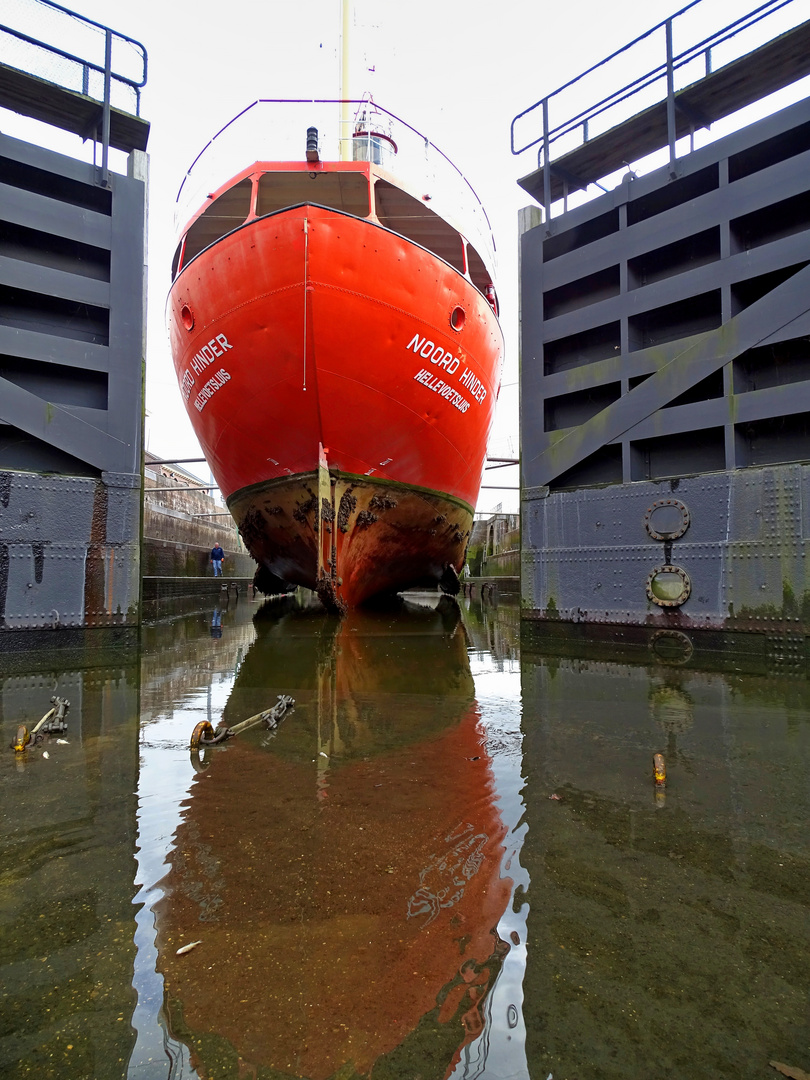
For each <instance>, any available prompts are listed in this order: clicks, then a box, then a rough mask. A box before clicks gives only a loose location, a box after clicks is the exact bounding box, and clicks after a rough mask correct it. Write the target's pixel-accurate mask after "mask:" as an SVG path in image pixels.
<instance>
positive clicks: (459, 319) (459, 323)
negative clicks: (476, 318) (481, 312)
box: [450, 305, 467, 330]
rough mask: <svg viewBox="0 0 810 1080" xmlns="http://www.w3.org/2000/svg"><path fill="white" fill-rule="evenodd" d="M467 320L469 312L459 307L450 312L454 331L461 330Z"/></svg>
mask: <svg viewBox="0 0 810 1080" xmlns="http://www.w3.org/2000/svg"><path fill="white" fill-rule="evenodd" d="M466 320H467V312H466V311H465V310H464V308H463V307H459V306H458V305H457V306H456V307H454V308H453V310H452V311H451V312H450V325H451V326H452V327H453V329H454V330H461V328H462V327H463V326H464V323H465V322H466Z"/></svg>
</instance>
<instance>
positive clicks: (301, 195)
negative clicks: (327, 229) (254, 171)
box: [256, 172, 370, 218]
mask: <svg viewBox="0 0 810 1080" xmlns="http://www.w3.org/2000/svg"><path fill="white" fill-rule="evenodd" d="M300 203H308V204H312V203H315V204H317V205H318V206H327V207H329V209H330V210H340V211H342V212H343V213H344V214H352V215H353V216H354V217H362V218H364V217H368V215H369V209H370V208H369V195H368V178H367V177H366V175H365V173H362V172H275V173H264V175H263V176H261V177H260V178H259V196H258V199H257V201H256V213H257V214H258V215H259V217H262V216H263V215H264V214H273V213H275V212H276V211H277V210H284V209H285V208H286V207H288V206H298V205H299V204H300Z"/></svg>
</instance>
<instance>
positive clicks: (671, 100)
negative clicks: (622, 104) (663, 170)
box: [665, 19, 675, 177]
mask: <svg viewBox="0 0 810 1080" xmlns="http://www.w3.org/2000/svg"><path fill="white" fill-rule="evenodd" d="M665 26H666V37H667V140H668V142H669V175H670V176H673V177H674V175H675V69H674V66H673V63H672V19H667V21H666V24H665Z"/></svg>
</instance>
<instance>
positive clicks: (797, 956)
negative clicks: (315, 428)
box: [0, 595, 810, 1080]
mask: <svg viewBox="0 0 810 1080" xmlns="http://www.w3.org/2000/svg"><path fill="white" fill-rule="evenodd" d="M524 629H525V628H524ZM571 652H572V649H571V646H570V643H568V644H566V646H565V648H564V649H561V648H557V647H556V646H555V644H554V643H553V642H551V641H548V640H544V638H543V636H542V635H539V636H538V634H537V633H536V629H535V630H533V631H532V633H531V635H528V634H526V633H524V641H523V650H522V655H521V629H520V618H519V610H518V608H517V607H516V606H515V604H513V603H511V602H510V601H509V600H508V598H504V597H500V598H495V599H494V600H492V601H486V600H485V601H484V602H483V603H482V602H481V601H480V600H476V599H469V598H462V601H461V603H460V605H457V604H456V603H455V601H451V600H449V599H444V600H441V601H440V600H439V599H438V598H437V597H436V596H412V597H410V598H409V599H408V600H407V601H405V602H402V603H400V604H397V605H394V606H392V607H388V608H379V609H375V610H373V611H366V612H357V613H352V614H350V615H349V616H348V617H347V618H346V619H345V620H342V621H340V620H338V619H335V618H332V617H329V616H327V615H324V614H323V613H322V612H321V611H320V610H318V609H313V608H311V607H308V606H306V605H305V604H303V603H302V602H300V601H296V600H292V599H288V600H274V601H266V602H263V603H251V601H250V598H249V597H245V596H241V595H240V596H238V597H237V596H235V595H231V596H229V597H228V598H225V597H221V598H219V599H215V598H214V599H211V600H206V599H204V598H203V599H202V600H200V601H197V602H195V601H185V602H180V601H174V602H166V603H163V604H161V605H159V606H156V607H155V609H154V610H153V614H152V618H151V621H150V623H149V624H148V625H147V626H145V627H144V630H143V635H142V647H141V649H140V651H139V652H135V651H132V652H127V651H122V652H120V653H119V654H118V657H117V660H118V662H117V664H113V665H110V664H109V663H107V660H108V657H107V656H105V657H104V660H105V666H91V665H88V662H87V660H86V659H85V660H84V661H82V662H81V663H79V662H78V661H74V662H73V666H68V667H65V666H64V665H62V666H60V661H59V659H58V657H56V656H51V657H50V659H49V660H47V659H43V658H42V657H41V656H40V657H36V658H35V657H33V656H32V661H31V670H30V671H24V670H20V668H19V664H18V665H17V667H16V668H15V670H14V672H13V673H10V674H8V675H5V676H2V675H0V722H2V744H3V746H4V747H5V749H4V750H3V751H2V755H1V756H0V815H1V816H2V831H0V880H1V881H2V889H1V890H0V965H2V967H1V970H0V1075H2V1076H3V1077H4V1078H6V1077H8V1078H10V1080H11V1078H13V1080H16V1078H21V1077H37V1078H40V1077H42V1078H47V1080H77V1078H84V1077H87V1078H88V1080H90V1078H92V1080H105V1078H108V1077H109V1078H119V1077H121V1078H122V1077H131V1078H144V1080H152V1078H155V1080H157V1078H172V1080H180V1078H190V1077H200V1078H211V1080H214V1078H231V1077H233V1078H234V1080H236V1078H239V1080H241V1078H243V1077H251V1078H252V1077H255V1078H257V1080H259V1078H261V1080H276V1078H280V1077H291V1078H297V1077H307V1078H311V1080H327V1078H340V1080H351V1078H354V1077H374V1078H378V1080H379V1078H386V1080H387V1078H391V1080H394V1078H396V1080H399V1078H402V1080H405V1078H408V1080H416V1078H421V1080H428V1078H434V1077H435V1078H437V1080H442V1078H445V1077H450V1076H453V1077H457V1078H461V1077H490V1078H493V1080H495V1078H498V1080H500V1078H506V1077H531V1078H535V1077H540V1078H541V1080H545V1078H546V1077H548V1076H549V1075H551V1076H552V1077H553V1078H554V1080H566V1078H567V1080H586V1078H603V1077H604V1078H613V1077H616V1078H617V1080H618V1078H620V1077H621V1078H628V1077H629V1078H638V1080H649V1078H651V1077H673V1078H684V1080H686V1078H689V1080H692V1078H697V1077H700V1078H703V1077H706V1078H715V1077H717V1078H721V1077H722V1078H725V1077H729V1078H731V1077H735V1078H736V1077H744V1078H748V1077H750V1078H756V1077H762V1078H763V1080H765V1078H767V1077H768V1076H775V1075H778V1074H777V1073H776V1072H775V1071H774V1070H773V1069H772V1068H771V1067H770V1066H769V1061H772V1060H776V1061H779V1062H784V1063H787V1064H789V1065H792V1066H795V1067H799V1068H803V1069H805V1070H806V1071H808V1070H810V1009H809V1008H808V1006H809V1005H810V1002H809V1001H808V989H807V988H808V978H807V972H808V970H810V964H809V963H808V961H810V929H808V928H809V927H810V918H808V915H809V914H810V913H809V912H808V902H809V898H810V890H809V889H808V881H810V875H809V874H808V871H809V870H810V826H808V810H809V809H810V806H809V805H808V804H810V786H809V785H808V781H807V777H808V771H809V767H810V720H809V719H808V717H810V691H809V689H808V683H807V678H806V672H805V671H804V670H796V669H795V667H794V668H792V670H791V674H789V675H784V674H782V675H779V676H775V675H772V674H771V673H769V672H768V671H767V670H762V669H761V668H758V669H757V670H756V671H748V672H746V671H744V670H740V669H737V668H734V667H733V666H730V665H729V664H728V663H727V662H726V663H725V665H724V668H723V670H717V669H714V670H713V669H712V665H711V663H706V662H704V661H703V660H701V657H700V653H699V650H698V651H697V652H695V653H691V652H690V653H688V654H687V653H683V652H679V653H676V654H675V656H674V658H673V657H669V656H667V655H663V656H662V655H659V654H658V653H656V652H654V651H651V650H643V649H640V650H637V653H636V654H634V656H633V658H632V659H628V658H627V656H625V655H623V656H622V659H621V662H619V661H617V660H611V659H610V658H609V657H607V658H606V657H605V655H604V649H601V650H600V651H599V652H598V653H596V652H594V653H592V654H589V652H588V650H587V648H585V646H584V645H583V646H582V647H580V648H579V651H578V654H575V655H571ZM1 670H2V668H0V671H1ZM55 694H58V695H60V696H63V697H67V698H68V699H69V700H70V702H71V706H70V710H69V712H68V721H69V726H68V731H67V732H66V733H65V734H64V736H62V737H61V738H62V740H63V741H61V742H59V741H57V738H56V737H49V738H46V740H45V741H44V742H42V743H41V744H40V745H38V746H32V747H31V748H30V749H29V750H27V751H26V752H25V753H24V754H14V753H13V751H12V750H11V749H9V748H8V747H9V744H10V743H11V741H12V738H13V736H14V734H15V732H16V728H17V725H18V724H19V723H20V722H25V723H27V724H28V725H29V726H33V724H34V723H35V722H36V720H38V719H39V717H40V716H41V715H42V714H43V713H44V712H45V711H46V709H47V708H48V707H49V704H50V697H51V696H52V695H55ZM279 694H291V695H292V696H293V697H294V698H295V707H294V709H293V710H292V711H291V712H288V714H287V715H286V716H285V717H284V718H283V720H282V721H281V722H280V724H279V725H278V727H277V729H275V730H274V731H268V730H267V729H265V728H264V727H262V726H257V727H255V728H252V729H251V730H249V731H247V732H244V733H242V734H240V735H238V736H237V737H236V738H234V739H232V740H229V741H228V742H227V743H226V744H224V745H223V746H218V747H213V748H209V749H206V750H203V751H202V752H201V753H200V754H199V755H193V754H191V753H190V752H189V749H188V743H189V738H190V735H191V732H192V730H193V729H194V727H195V725H196V724H197V723H199V722H200V721H206V720H207V721H210V722H211V723H212V724H213V725H214V726H216V725H217V724H218V723H219V722H223V723H225V724H227V725H229V726H234V725H236V724H237V723H239V722H240V721H242V720H244V719H246V718H247V717H249V716H252V715H253V714H255V713H257V712H259V711H261V710H262V709H266V708H268V707H269V706H271V705H273V704H274V703H275V701H276V699H277V697H278V695H279ZM656 752H660V753H662V754H664V756H665V759H666V765H667V784H666V788H665V789H663V790H661V789H656V787H655V785H654V782H653V772H652V755H653V754H654V753H656ZM551 796H556V798H552V797H551ZM193 942H199V944H197V945H195V947H194V948H193V949H191V950H189V951H187V952H184V953H181V954H180V955H178V952H177V950H178V949H180V948H182V947H183V946H185V945H188V944H191V943H193Z"/></svg>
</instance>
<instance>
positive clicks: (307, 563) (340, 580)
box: [228, 458, 473, 614]
mask: <svg viewBox="0 0 810 1080" xmlns="http://www.w3.org/2000/svg"><path fill="white" fill-rule="evenodd" d="M228 507H229V509H230V511H231V513H232V514H233V517H234V519H235V520H236V523H237V525H238V526H239V530H240V533H241V535H242V539H243V540H244V542H245V545H246V546H247V548H248V550H249V551H250V553H251V555H252V556H253V558H254V559H255V560H256V561H257V562H258V564H259V567H260V571H259V573H258V575H257V586H258V587H259V588H262V581H263V580H264V582H265V583H266V584H267V583H269V585H268V591H282V589H281V587H280V586H281V585H282V584H283V583H288V584H289V585H301V586H304V587H305V588H308V589H312V590H313V591H314V592H316V593H317V594H318V596H319V598H320V600H321V602H322V603H323V605H324V607H326V608H327V610H329V611H333V612H336V613H339V614H343V613H345V611H346V610H347V609H348V608H351V607H355V606H356V605H358V604H362V603H363V602H364V601H366V600H370V599H371V598H373V597H376V596H381V595H386V594H392V593H396V592H400V591H402V590H403V589H408V588H416V587H436V586H437V585H438V586H439V587H440V588H441V589H442V590H443V591H445V592H449V593H455V592H457V591H458V588H459V578H458V575H459V573H460V572H461V568H462V566H463V565H464V559H465V556H466V551H467V543H468V541H469V537H470V531H471V528H472V519H473V512H472V508H471V507H469V506H467V505H466V504H464V503H462V502H461V501H460V500H457V499H453V498H451V497H450V496H448V495H444V494H442V493H439V492H433V491H427V490H424V489H420V488H415V487H411V486H409V485H405V484H398V483H396V482H393V481H386V480H384V479H372V478H370V477H364V476H354V475H347V474H344V473H340V472H337V471H335V470H330V469H329V468H328V466H327V465H326V463H325V460H324V459H323V458H322V459H321V463H320V465H319V468H318V469H317V470H316V471H313V472H311V473H306V474H299V475H297V476H292V477H285V478H281V479H276V480H269V481H267V482H266V483H264V484H257V485H253V486H252V487H250V488H246V489H243V490H241V491H237V492H235V493H234V494H233V495H232V496H231V497H230V498H229V499H228ZM276 583H278V585H279V587H276Z"/></svg>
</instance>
